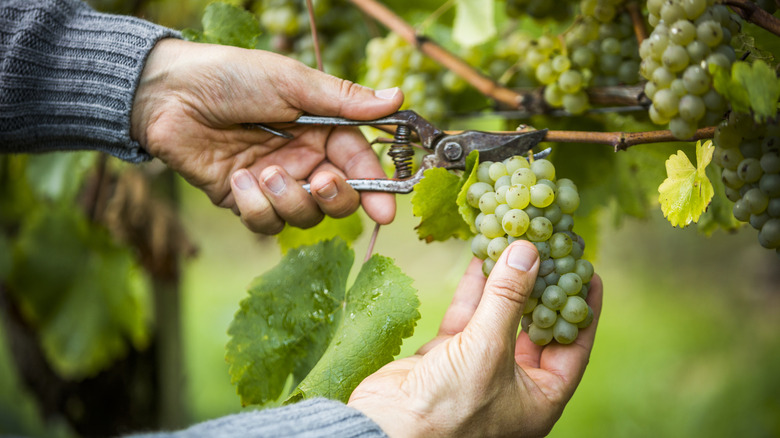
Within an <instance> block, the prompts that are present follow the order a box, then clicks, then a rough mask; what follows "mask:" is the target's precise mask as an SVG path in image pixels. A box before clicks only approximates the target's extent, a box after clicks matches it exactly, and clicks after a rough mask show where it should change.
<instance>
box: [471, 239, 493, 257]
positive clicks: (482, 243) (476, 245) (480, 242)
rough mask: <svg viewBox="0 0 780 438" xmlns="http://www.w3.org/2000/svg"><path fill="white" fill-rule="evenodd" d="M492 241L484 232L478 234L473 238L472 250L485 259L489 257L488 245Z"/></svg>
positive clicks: (475, 254)
mask: <svg viewBox="0 0 780 438" xmlns="http://www.w3.org/2000/svg"><path fill="white" fill-rule="evenodd" d="M489 243H490V239H488V238H487V237H485V235H484V234H477V235H476V236H474V238H473V239H471V252H472V254H474V256H476V257H478V258H480V259H482V260H485V259H486V258H487V256H488V255H487V247H488V244H489Z"/></svg>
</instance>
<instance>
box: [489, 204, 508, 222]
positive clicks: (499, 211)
mask: <svg viewBox="0 0 780 438" xmlns="http://www.w3.org/2000/svg"><path fill="white" fill-rule="evenodd" d="M511 209H512V207H510V206H508V205H506V204H498V207H496V211H495V212H493V214H494V215H496V220H497V221H499V222H501V223H503V221H504V215H505V214H506V213H508V212H509V211H510V210H511Z"/></svg>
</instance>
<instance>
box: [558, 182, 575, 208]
mask: <svg viewBox="0 0 780 438" xmlns="http://www.w3.org/2000/svg"><path fill="white" fill-rule="evenodd" d="M557 201H558V206H560V208H561V212H563V213H566V214H572V213H574V212H575V211H576V210H577V207H579V206H580V195H579V193H577V189H576V188H571V187H560V188H559V189H558V199H557Z"/></svg>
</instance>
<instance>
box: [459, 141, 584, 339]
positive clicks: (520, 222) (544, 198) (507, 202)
mask: <svg viewBox="0 0 780 438" xmlns="http://www.w3.org/2000/svg"><path fill="white" fill-rule="evenodd" d="M477 179H478V181H477V182H475V183H473V184H472V185H471V186H469V187H468V189H467V192H466V199H467V202H468V203H469V205H471V206H472V207H474V208H478V209H479V210H480V213H479V214H478V215H477V216H476V219H475V221H474V224H473V226H474V228H475V229H476V230H477V231H478V234H477V235H476V236H475V237H474V239H473V240H472V242H471V250H472V252H473V253H474V255H475V256H477V257H479V258H480V259H482V260H484V261H483V264H482V272H483V273H484V274H485V275H488V274H489V273H490V271H491V270H492V269H493V266H495V263H496V260H498V258H499V257H500V256H501V253H502V252H503V251H504V249H506V247H507V246H508V245H509V244H510V243H511V242H513V241H515V240H518V239H524V240H528V241H531V242H533V243H534V245H535V246H536V248H537V250H538V251H539V256H540V259H541V264H540V266H539V273H538V276H537V278H536V283H535V285H534V289H533V292H532V293H531V296H530V297H529V299H528V302H527V303H526V306H525V309H524V311H523V314H524V316H523V319H522V327H523V330H525V331H526V332H527V333H528V336H529V337H530V338H531V340H532V341H533V342H534V343H536V344H538V345H546V344H548V343H550V342H551V341H552V340H553V339H555V340H556V341H557V342H559V343H561V344H570V343H572V342H574V340H575V339H576V338H577V335H578V333H579V329H581V328H585V327H587V326H588V325H590V323H591V321H593V309H591V308H590V306H588V304H587V303H586V302H585V299H586V298H587V296H588V290H589V288H590V280H591V278H592V277H593V265H592V264H591V263H590V262H589V261H587V260H585V259H583V258H582V253H583V250H584V249H585V243H584V241H583V240H582V237H580V236H578V235H577V234H575V233H574V232H572V228H573V226H574V219H573V218H572V214H573V213H574V211H575V210H576V209H577V207H578V206H579V204H580V196H579V193H578V192H577V187H576V186H575V185H574V183H573V182H572V181H571V180H569V179H566V178H561V179H556V177H555V167H554V166H553V164H552V163H551V162H550V161H548V160H543V159H542V160H535V161H533V162H532V163H530V164H529V163H528V161H527V160H526V159H525V158H523V157H521V156H514V157H511V158H508V159H506V160H504V161H503V162H489V161H486V162H483V163H480V164H479V167H478V168H477Z"/></svg>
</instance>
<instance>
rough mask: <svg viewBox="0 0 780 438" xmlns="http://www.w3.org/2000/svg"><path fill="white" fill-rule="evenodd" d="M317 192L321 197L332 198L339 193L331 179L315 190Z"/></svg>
mask: <svg viewBox="0 0 780 438" xmlns="http://www.w3.org/2000/svg"><path fill="white" fill-rule="evenodd" d="M317 194H318V195H320V197H321V198H323V199H333V198H335V197H336V195H338V194H339V189H338V187H336V184H333V182H332V181H331V182H329V183H328V184H327V185H325V187H323V188H321V189H319V190H317Z"/></svg>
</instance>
